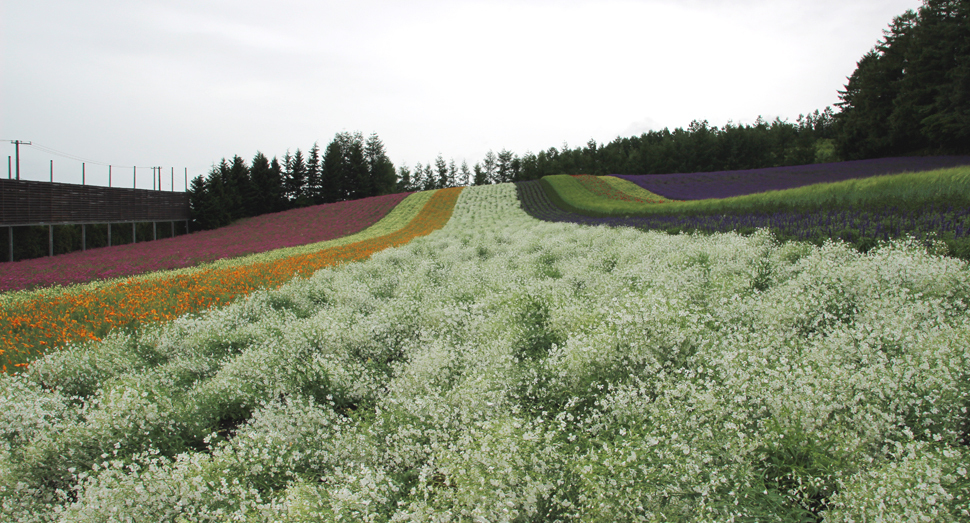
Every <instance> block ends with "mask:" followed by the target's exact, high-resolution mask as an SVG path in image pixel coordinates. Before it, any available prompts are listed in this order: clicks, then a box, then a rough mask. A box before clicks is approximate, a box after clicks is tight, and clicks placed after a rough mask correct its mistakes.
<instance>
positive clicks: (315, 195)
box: [304, 142, 323, 205]
mask: <svg viewBox="0 0 970 523" xmlns="http://www.w3.org/2000/svg"><path fill="white" fill-rule="evenodd" d="M321 169H322V167H321V165H320V145H319V144H318V143H317V142H313V147H311V148H310V152H308V153H307V160H306V188H305V189H304V199H305V200H306V201H307V202H308V204H309V205H315V204H318V203H323V202H322V198H321V197H320V174H321Z"/></svg>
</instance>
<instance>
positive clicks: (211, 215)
mask: <svg viewBox="0 0 970 523" xmlns="http://www.w3.org/2000/svg"><path fill="white" fill-rule="evenodd" d="M398 190H399V188H398V184H397V174H396V172H395V169H394V164H393V163H391V160H390V159H389V158H388V156H387V153H386V151H385V149H384V143H383V142H382V141H381V139H380V138H379V137H378V136H377V134H371V135H370V137H369V138H367V140H366V141H365V140H364V137H363V135H362V134H361V133H359V132H355V133H348V132H343V133H337V135H336V136H334V138H333V140H332V141H331V142H330V143H329V144H328V145H327V147H326V149H324V150H323V151H322V154H321V151H320V147H319V145H318V144H316V143H314V144H313V146H312V147H311V148H310V150H309V151H307V153H306V154H304V153H303V151H301V150H300V149H299V148H297V149H296V151H295V152H294V153H292V154H291V153H290V151H287V152H286V154H285V155H284V156H283V158H282V161H280V160H279V159H277V158H276V157H275V156H274V157H273V159H269V158H267V156H266V155H264V154H263V153H262V152H257V153H256V155H255V156H254V157H253V160H252V162H251V163H250V164H247V163H246V161H245V160H244V159H243V158H241V157H240V156H238V155H236V156H233V158H232V159H231V160H226V159H225V158H223V159H222V161H221V162H219V164H218V165H215V166H213V167H212V169H211V170H210V171H209V173H208V175H207V176H201V175H200V176H197V177H195V178H194V179H193V180H192V182H191V184H190V186H189V190H188V193H189V205H190V207H191V210H192V225H193V230H199V229H213V228H216V227H222V226H224V225H228V224H230V223H232V222H233V221H235V220H238V219H240V218H246V217H250V216H258V215H260V214H265V213H270V212H279V211H285V210H287V209H294V208H297V207H306V206H309V205H318V204H321V203H332V202H339V201H343V200H356V199H360V198H367V197H369V196H379V195H383V194H390V193H394V192H397V191H398Z"/></svg>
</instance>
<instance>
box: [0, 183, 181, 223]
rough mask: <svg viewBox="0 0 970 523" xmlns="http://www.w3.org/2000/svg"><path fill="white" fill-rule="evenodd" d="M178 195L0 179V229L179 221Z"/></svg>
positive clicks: (179, 196) (175, 193) (179, 205)
mask: <svg viewBox="0 0 970 523" xmlns="http://www.w3.org/2000/svg"><path fill="white" fill-rule="evenodd" d="M188 219H189V196H188V193H184V192H166V191H152V190H147V189H122V188H114V187H99V186H95V185H73V184H68V183H51V182H37V181H28V180H4V179H0V226H2V227H6V226H22V225H59V224H83V223H125V222H155V221H185V220H188Z"/></svg>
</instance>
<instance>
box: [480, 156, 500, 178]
mask: <svg viewBox="0 0 970 523" xmlns="http://www.w3.org/2000/svg"><path fill="white" fill-rule="evenodd" d="M482 169H483V170H484V171H485V183H498V159H497V158H496V157H495V153H493V152H492V150H491V149H489V150H488V152H487V153H485V160H483V161H482Z"/></svg>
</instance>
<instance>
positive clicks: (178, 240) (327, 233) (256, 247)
mask: <svg viewBox="0 0 970 523" xmlns="http://www.w3.org/2000/svg"><path fill="white" fill-rule="evenodd" d="M407 196H408V193H399V194H390V195H387V196H376V197H372V198H363V199H360V200H354V201H347V202H338V203H330V204H323V205H315V206H311V207H304V208H301V209H293V210H290V211H285V212H279V213H272V214H264V215H262V216H258V217H255V218H248V219H244V220H240V221H238V222H236V223H233V224H232V225H229V226H226V227H222V228H220V229H215V230H211V231H201V232H196V233H193V234H189V235H185V236H176V237H174V238H166V239H161V240H156V241H152V242H142V243H135V244H128V245H116V246H113V247H105V248H100V249H90V250H87V251H77V252H72V253H69V254H62V255H59V256H54V257H47V258H35V259H30V260H23V261H18V262H12V263H2V264H0V292H8V291H17V290H23V289H33V288H39V287H49V286H51V285H71V284H76V283H85V282H89V281H94V280H102V279H111V278H120V277H127V276H134V275H138V274H144V273H147V272H154V271H165V270H171V269H181V268H184V267H192V266H195V265H198V264H200V263H207V262H212V261H216V260H221V259H226V258H235V257H239V256H244V255H247V254H252V253H259V252H266V251H271V250H274V249H280V248H285V247H293V246H298V245H306V244H311V243H317V242H322V241H327V240H332V239H334V238H339V237H342V236H347V235H349V234H353V233H356V232H358V231H361V230H363V229H365V228H367V227H369V226H370V225H373V224H374V223H375V222H377V221H378V220H380V219H381V218H382V217H384V216H385V215H387V213H388V212H390V210H391V209H393V208H394V206H396V205H397V204H399V203H400V202H401V201H402V200H404V198H406V197H407Z"/></svg>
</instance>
